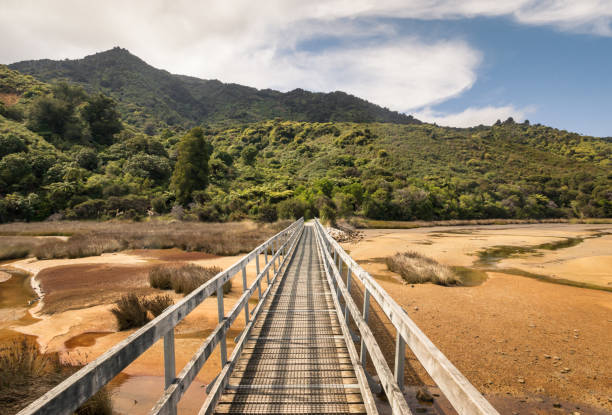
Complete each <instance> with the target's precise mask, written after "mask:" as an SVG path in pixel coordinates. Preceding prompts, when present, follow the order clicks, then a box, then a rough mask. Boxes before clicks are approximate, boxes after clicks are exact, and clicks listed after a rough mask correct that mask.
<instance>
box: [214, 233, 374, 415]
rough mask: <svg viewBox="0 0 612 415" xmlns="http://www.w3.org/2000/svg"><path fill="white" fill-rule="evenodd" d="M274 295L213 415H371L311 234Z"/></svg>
mask: <svg viewBox="0 0 612 415" xmlns="http://www.w3.org/2000/svg"><path fill="white" fill-rule="evenodd" d="M271 294H272V295H271V296H270V297H269V298H268V300H267V302H266V303H265V304H264V308H263V310H262V313H261V315H260V317H259V318H258V319H257V321H256V322H255V325H254V327H253V330H252V331H251V335H250V337H249V339H248V340H247V342H246V344H245V346H244V349H243V351H242V353H241V355H240V359H239V361H238V362H237V363H236V366H235V368H234V370H233V372H232V374H231V377H230V380H229V384H228V386H227V387H226V388H225V390H224V391H223V395H222V396H221V399H220V400H219V403H218V404H217V406H216V408H215V413H218V414H358V413H366V410H365V406H364V404H363V397H362V394H361V390H360V388H359V384H358V381H357V378H356V375H355V370H354V368H353V364H352V363H351V359H350V357H349V352H348V349H347V346H346V343H345V340H344V337H343V336H342V330H341V327H340V322H339V321H338V317H337V314H336V311H335V309H334V303H333V299H332V293H331V291H330V289H329V285H328V283H327V280H326V279H325V274H324V270H323V265H322V263H321V261H320V258H319V252H318V250H317V247H316V242H315V237H314V231H313V229H312V227H310V226H306V227H305V229H304V233H303V235H302V237H301V240H300V241H299V244H298V246H297V248H296V253H295V256H294V257H293V259H292V261H291V263H290V264H289V267H288V268H287V271H286V273H285V275H284V277H283V279H282V280H281V281H280V282H279V284H277V285H276V286H275V287H274V289H273V291H272V292H271Z"/></svg>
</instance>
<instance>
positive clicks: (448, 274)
mask: <svg viewBox="0 0 612 415" xmlns="http://www.w3.org/2000/svg"><path fill="white" fill-rule="evenodd" d="M385 262H386V263H387V268H388V269H389V270H390V271H393V272H396V273H398V274H400V275H401V276H402V278H403V279H404V281H406V282H407V283H409V284H419V283H425V282H432V283H434V284H438V285H461V280H460V278H459V277H458V276H457V274H455V272H453V270H452V269H450V268H449V267H447V266H446V265H442V264H440V263H439V262H437V261H436V260H434V259H431V258H429V257H426V256H424V255H421V254H419V253H417V252H414V251H408V252H402V253H399V252H398V253H396V254H395V255H393V256H390V257H388V258H386V260H385Z"/></svg>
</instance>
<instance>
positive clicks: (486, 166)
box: [0, 64, 612, 222]
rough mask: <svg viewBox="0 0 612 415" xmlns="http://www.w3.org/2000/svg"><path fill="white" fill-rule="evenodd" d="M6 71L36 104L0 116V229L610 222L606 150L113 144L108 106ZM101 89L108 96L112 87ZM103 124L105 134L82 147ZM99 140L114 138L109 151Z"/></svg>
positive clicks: (459, 134) (286, 132)
mask: <svg viewBox="0 0 612 415" xmlns="http://www.w3.org/2000/svg"><path fill="white" fill-rule="evenodd" d="M139 65H140V64H139ZM7 71H8V70H6V69H4V72H3V67H1V66H0V90H2V88H5V89H7V90H8V89H10V90H11V91H17V90H16V89H15V87H13V86H10V85H9V86H3V85H2V79H3V78H2V76H3V74H4V73H8V75H9V76H8V78H10V79H11V82H12V84H15V85H24V86H23V87H20V88H22V89H20V91H23V90H24V88H25V90H28V91H30V90H31V88H34V89H36V90H37V91H39V92H40V91H43V92H44V93H42V92H41V93H34V92H32V93H31V94H30V95H29V97H28V98H26V97H25V93H24V92H18V93H21V94H22V95H21V96H17V98H18V99H19V100H18V103H17V104H14V105H13V106H12V107H19V108H20V109H21V110H22V111H23V113H24V114H29V115H28V119H27V120H26V121H24V122H19V121H16V120H15V119H7V118H5V117H4V116H2V115H0V221H3V222H5V221H12V220H42V219H45V218H47V217H48V216H49V215H52V214H56V216H63V217H65V218H82V219H96V218H102V219H105V218H115V217H118V218H142V217H144V216H146V215H155V214H158V215H167V214H169V215H171V216H173V217H175V218H178V219H185V220H201V221H227V220H242V219H245V218H251V219H256V220H262V221H272V220H276V218H282V219H292V218H299V217H301V216H304V217H305V218H312V217H313V216H319V217H322V218H325V219H326V220H329V221H334V220H335V219H336V218H338V217H350V216H353V215H358V216H365V217H368V218H372V219H380V220H445V219H491V218H519V219H523V218H550V217H578V218H585V217H611V216H612V175H611V174H610V173H609V172H610V170H611V167H612V161H611V160H612V142H611V140H610V139H609V138H603V139H602V138H594V137H586V136H580V135H578V134H574V133H569V132H566V131H561V130H556V129H553V128H549V127H545V126H542V125H538V124H535V125H534V124H528V123H523V124H517V123H516V122H513V121H512V120H507V121H506V122H503V123H502V122H500V123H499V124H497V125H495V126H492V127H485V126H480V127H476V128H467V129H460V128H444V127H438V126H436V125H430V124H389V123H360V124H356V123H347V122H298V121H289V120H286V119H285V120H283V119H273V120H267V121H262V122H256V123H250V124H244V123H243V124H240V125H229V126H222V125H219V124H217V125H215V126H202V127H199V128H194V129H191V130H189V131H186V130H185V129H184V128H182V127H179V126H174V127H167V126H166V127H164V128H162V127H161V125H162V124H163V123H161V121H155V120H149V121H150V123H151V124H154V125H155V127H156V128H155V131H159V135H147V134H145V133H143V131H141V130H139V129H138V128H134V127H130V126H129V125H128V126H126V127H125V128H123V129H122V130H121V131H119V132H116V129H115V130H113V129H112V128H111V127H112V126H113V124H114V122H115V121H116V114H114V115H113V114H112V113H113V109H112V107H113V105H114V104H113V103H112V102H111V101H110V100H109V99H107V98H104V97H101V96H99V95H93V96H89V95H87V94H86V93H85V92H83V89H81V88H78V87H74V86H72V85H67V84H58V85H55V86H54V87H51V86H49V85H46V84H35V85H30V83H31V80H29V78H28V77H25V76H23V75H21V74H19V73H17V72H15V71H8V72H7ZM104 82H106V83H107V84H108V85H110V86H109V87H108V88H110V87H111V86H112V85H114V83H115V80H114V78H113V77H108V78H107V79H106V80H105V81H104ZM194 82H195V81H194ZM27 85H30V86H27ZM11 88H12V89H11ZM196 89H197V88H196ZM14 93H15V94H18V93H17V92H14ZM290 95H292V96H294V97H302V98H303V99H304V100H305V101H308V97H309V96H310V95H308V94H302V93H290ZM92 97H93V98H92ZM17 98H15V97H14V96H13V95H11V99H12V101H11V102H15V99H17ZM129 101H130V98H129V97H128V98H126V101H123V102H124V103H125V102H129ZM92 102H93V103H95V105H93V104H92ZM151 102H152V101H151ZM43 104H44V105H43ZM151 105H152V107H151V108H153V107H154V105H153V104H151ZM211 105H217V104H215V103H212V104H211ZM12 107H11V108H12ZM95 108H97V110H95ZM295 108H297V107H295ZM295 108H294V109H295ZM322 108H326V107H325V106H323V107H322ZM339 108H340V107H339ZM119 110H120V111H122V112H123V110H122V109H121V108H119ZM155 110H156V111H157V109H155ZM328 110H329V111H331V112H332V113H333V112H334V111H336V110H338V108H336V109H334V108H331V109H329V108H328ZM45 111H47V112H45ZM54 111H56V112H57V113H55V112H54ZM164 111H166V110H164ZM248 111H250V110H248ZM300 111H301V110H300ZM164 113H165V114H168V116H172V111H169V110H168V111H166V112H164ZM357 113H359V111H357V110H355V114H357ZM50 114H51V115H52V116H50ZM53 114H55V115H53ZM85 114H89V115H91V117H90V116H89V115H88V116H87V117H86V116H85ZM108 114H110V116H109V117H107V116H106V115H108ZM56 115H57V117H56ZM94 115H95V116H94ZM310 115H312V116H315V115H316V116H318V115H317V114H316V112H311V113H310ZM323 118H324V117H323ZM105 120H111V121H112V122H110V123H109V124H108V125H106V126H110V127H109V128H111V130H106V129H105V128H101V129H100V130H98V132H96V133H94V128H92V126H93V125H100V124H96V123H98V122H101V123H102V125H103V124H104V122H105ZM33 121H37V122H36V123H34V122H33ZM322 121H325V120H324V119H323V120H322ZM26 125H30V126H31V127H32V128H35V127H34V125H37V126H38V127H36V128H39V127H40V134H39V133H36V132H34V131H32V130H29V129H28V128H27V127H26ZM50 125H51V126H52V127H53V128H51V127H50ZM43 127H44V128H43ZM37 131H38V130H37ZM104 131H106V132H108V131H113V134H112V140H111V139H110V135H108V134H106V135H105V133H104ZM155 131H152V130H151V129H148V131H147V132H148V133H155ZM109 134H110V133H109ZM101 137H102V138H101ZM213 148H214V153H213ZM211 154H212V157H211ZM180 205H182V206H180Z"/></svg>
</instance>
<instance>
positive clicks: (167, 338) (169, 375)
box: [164, 327, 176, 414]
mask: <svg viewBox="0 0 612 415" xmlns="http://www.w3.org/2000/svg"><path fill="white" fill-rule="evenodd" d="M175 377H176V365H175V355H174V327H172V328H171V329H170V330H168V332H167V333H166V334H165V335H164V378H165V385H166V387H165V389H168V388H169V387H170V385H172V382H174V378H175ZM170 411H171V413H172V414H176V405H173V406H172V408H171V409H170Z"/></svg>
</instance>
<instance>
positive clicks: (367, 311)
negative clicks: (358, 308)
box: [361, 287, 370, 370]
mask: <svg viewBox="0 0 612 415" xmlns="http://www.w3.org/2000/svg"><path fill="white" fill-rule="evenodd" d="M369 314H370V292H369V291H368V289H367V287H364V293H363V319H364V320H365V322H366V324H368V315H369ZM367 353H368V349H367V348H366V345H365V341H364V340H363V336H361V366H363V370H365V367H366V359H367V357H368V355H367Z"/></svg>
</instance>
